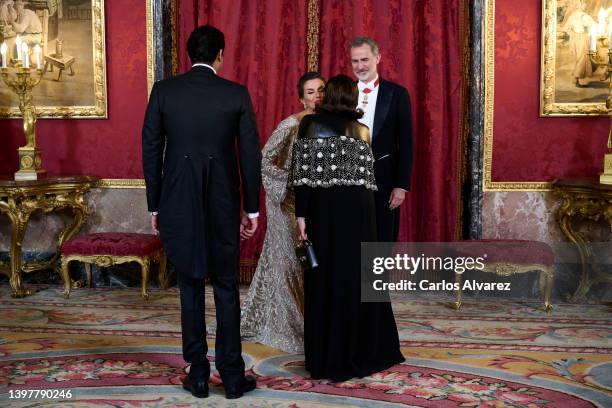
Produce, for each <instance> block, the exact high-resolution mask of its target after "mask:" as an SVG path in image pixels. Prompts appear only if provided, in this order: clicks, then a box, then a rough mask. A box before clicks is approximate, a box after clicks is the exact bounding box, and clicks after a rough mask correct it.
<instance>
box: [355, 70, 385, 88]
mask: <svg viewBox="0 0 612 408" xmlns="http://www.w3.org/2000/svg"><path fill="white" fill-rule="evenodd" d="M377 79H378V74H376V77H374V79H372V80H371V81H370V82H367V83H366V82H362V81H359V82H357V88H359V90H360V91H363V90H364V89H366V88H370V89H374V82H376V80H377ZM379 85H380V84H379Z"/></svg>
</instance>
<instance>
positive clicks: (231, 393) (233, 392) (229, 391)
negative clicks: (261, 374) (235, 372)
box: [225, 375, 257, 399]
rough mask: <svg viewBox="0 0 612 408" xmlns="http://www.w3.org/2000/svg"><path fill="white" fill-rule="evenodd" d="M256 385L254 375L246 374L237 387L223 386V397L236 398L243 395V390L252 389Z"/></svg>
mask: <svg viewBox="0 0 612 408" xmlns="http://www.w3.org/2000/svg"><path fill="white" fill-rule="evenodd" d="M256 386H257V381H255V377H253V376H251V375H246V376H245V377H244V379H243V380H242V382H241V384H240V385H239V386H238V387H232V388H227V387H225V398H227V399H236V398H240V397H242V396H243V395H244V393H245V392H249V391H253V390H254V389H255V387H256Z"/></svg>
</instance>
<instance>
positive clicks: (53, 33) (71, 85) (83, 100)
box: [0, 0, 107, 118]
mask: <svg viewBox="0 0 612 408" xmlns="http://www.w3.org/2000/svg"><path fill="white" fill-rule="evenodd" d="M104 38H105V34H104V0H0V43H1V44H4V47H5V49H6V51H7V66H8V74H9V77H10V76H11V75H12V74H13V73H14V72H15V70H16V69H17V67H18V66H20V65H21V66H23V65H24V64H25V58H24V55H23V52H24V51H23V50H24V47H25V46H27V50H28V51H27V52H28V55H27V57H28V63H29V64H30V68H40V69H41V70H42V72H43V73H42V79H41V81H40V83H39V84H38V85H37V86H36V87H35V88H34V89H33V91H32V96H33V102H34V104H35V105H36V109H37V112H38V116H39V117H48V118H70V117H75V118H84V117H86V118H104V117H106V115H107V106H106V68H105V65H106V58H105V45H104ZM18 49H19V50H20V51H19V52H18ZM33 75H35V73H33ZM4 85H5V84H3V83H1V82H0V117H5V118H8V117H16V116H19V115H20V112H19V108H18V107H19V99H18V97H17V95H16V94H15V93H13V92H12V91H11V90H10V88H9V87H8V86H4Z"/></svg>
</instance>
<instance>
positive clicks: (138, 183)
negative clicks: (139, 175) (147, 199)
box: [93, 179, 145, 188]
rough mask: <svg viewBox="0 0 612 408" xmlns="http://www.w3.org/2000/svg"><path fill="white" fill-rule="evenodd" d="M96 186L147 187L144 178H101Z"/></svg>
mask: <svg viewBox="0 0 612 408" xmlns="http://www.w3.org/2000/svg"><path fill="white" fill-rule="evenodd" d="M93 187H95V188H145V182H144V179H100V180H98V182H96V183H95V184H94V186H93Z"/></svg>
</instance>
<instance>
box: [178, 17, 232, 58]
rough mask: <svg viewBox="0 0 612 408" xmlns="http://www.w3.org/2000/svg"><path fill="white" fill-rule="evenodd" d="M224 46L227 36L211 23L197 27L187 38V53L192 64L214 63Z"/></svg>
mask: <svg viewBox="0 0 612 408" xmlns="http://www.w3.org/2000/svg"><path fill="white" fill-rule="evenodd" d="M224 48H225V36H224V35H223V33H222V32H221V31H220V30H219V29H217V28H215V27H213V26H211V25H204V26H200V27H198V28H196V29H195V30H193V32H192V33H191V35H190V36H189V39H188V40H187V53H188V54H189V59H190V60H191V63H192V64H196V63H204V64H212V63H213V62H214V60H215V58H217V55H218V54H219V51H221V50H222V49H224Z"/></svg>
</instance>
